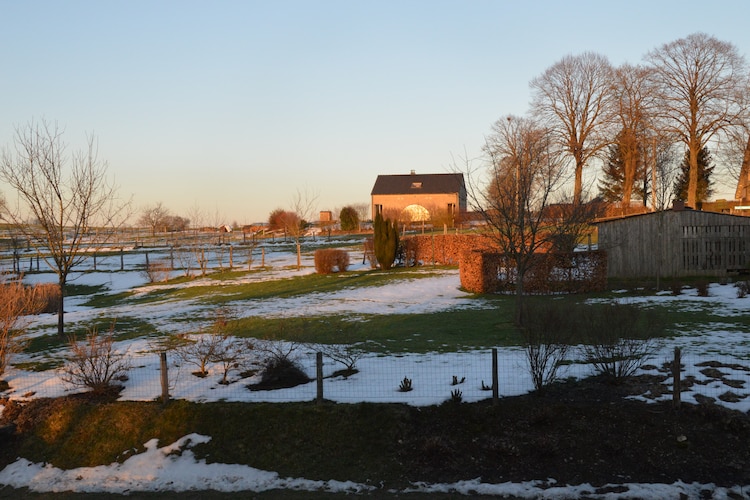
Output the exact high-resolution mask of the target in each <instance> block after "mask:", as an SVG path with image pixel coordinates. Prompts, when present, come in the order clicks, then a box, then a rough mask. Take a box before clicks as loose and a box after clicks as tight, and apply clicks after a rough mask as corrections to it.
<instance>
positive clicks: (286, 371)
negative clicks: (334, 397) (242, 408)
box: [248, 357, 310, 391]
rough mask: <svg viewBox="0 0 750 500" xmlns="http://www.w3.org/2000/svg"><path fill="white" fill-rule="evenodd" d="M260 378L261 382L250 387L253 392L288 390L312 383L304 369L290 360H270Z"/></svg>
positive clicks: (267, 361)
mask: <svg viewBox="0 0 750 500" xmlns="http://www.w3.org/2000/svg"><path fill="white" fill-rule="evenodd" d="M260 377H261V378H260V382H258V383H257V384H252V385H249V386H248V388H249V389H250V390H251V391H261V390H273V389H286V388H289V387H296V386H298V385H301V384H306V383H308V382H309V381H310V377H308V376H307V374H306V373H305V372H304V371H303V370H302V368H300V366H299V365H298V364H297V363H296V362H295V361H293V360H291V359H289V358H273V357H271V358H268V359H267V360H266V362H265V365H264V366H263V371H262V372H261V376H260Z"/></svg>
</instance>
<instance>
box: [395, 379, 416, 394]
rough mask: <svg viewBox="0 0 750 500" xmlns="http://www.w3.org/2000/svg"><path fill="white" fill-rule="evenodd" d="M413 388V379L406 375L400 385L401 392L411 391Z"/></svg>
mask: <svg viewBox="0 0 750 500" xmlns="http://www.w3.org/2000/svg"><path fill="white" fill-rule="evenodd" d="M412 389H413V387H412V385H411V379H410V378H406V377H404V380H402V381H401V383H400V384H399V385H398V390H399V392H409V391H411V390H412Z"/></svg>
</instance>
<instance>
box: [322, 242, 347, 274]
mask: <svg viewBox="0 0 750 500" xmlns="http://www.w3.org/2000/svg"><path fill="white" fill-rule="evenodd" d="M334 268H335V269H336V270H337V271H338V272H344V271H346V270H347V269H349V252H347V251H346V250H339V249H335V248H321V249H319V250H316V251H315V272H317V273H318V274H331V273H333V272H334Z"/></svg>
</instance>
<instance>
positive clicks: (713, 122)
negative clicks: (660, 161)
mask: <svg viewBox="0 0 750 500" xmlns="http://www.w3.org/2000/svg"><path fill="white" fill-rule="evenodd" d="M646 60H647V61H648V62H649V63H650V64H651V66H652V68H653V70H654V72H655V76H656V84H657V97H658V100H659V110H658V113H659V116H660V118H662V121H663V126H664V128H665V130H667V131H669V132H671V133H673V134H675V135H676V136H677V137H678V138H679V140H680V141H681V142H682V143H684V145H685V147H686V149H687V151H688V154H689V157H688V160H689V179H688V193H687V204H688V205H689V206H691V207H695V205H696V201H697V199H696V197H697V193H698V155H699V153H700V151H701V149H703V148H704V147H706V145H707V143H708V142H709V141H710V140H711V139H712V138H714V137H715V136H716V135H717V134H718V133H720V132H722V131H724V130H726V129H728V128H730V127H734V126H736V124H737V122H738V120H741V118H742V116H743V114H744V112H745V110H746V108H747V103H746V100H745V98H744V94H745V93H746V91H747V87H748V82H747V80H748V75H747V69H746V65H745V59H744V57H742V56H741V55H740V54H739V52H738V51H737V48H736V47H735V46H734V45H732V44H731V43H728V42H722V41H720V40H718V39H716V38H714V37H712V36H709V35H706V34H705V33H694V34H692V35H688V36H687V37H686V38H681V39H679V40H676V41H674V42H671V43H668V44H665V45H663V46H661V47H660V48H658V49H655V50H653V51H651V52H649V53H648V54H647V55H646Z"/></svg>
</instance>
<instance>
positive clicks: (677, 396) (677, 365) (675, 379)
mask: <svg viewBox="0 0 750 500" xmlns="http://www.w3.org/2000/svg"><path fill="white" fill-rule="evenodd" d="M681 368H682V352H681V351H680V348H679V347H675V348H674V359H673V360H672V406H674V407H675V408H679V407H680V402H681V397H682V396H681V394H682V381H681V380H680V375H681V371H682V370H681Z"/></svg>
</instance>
